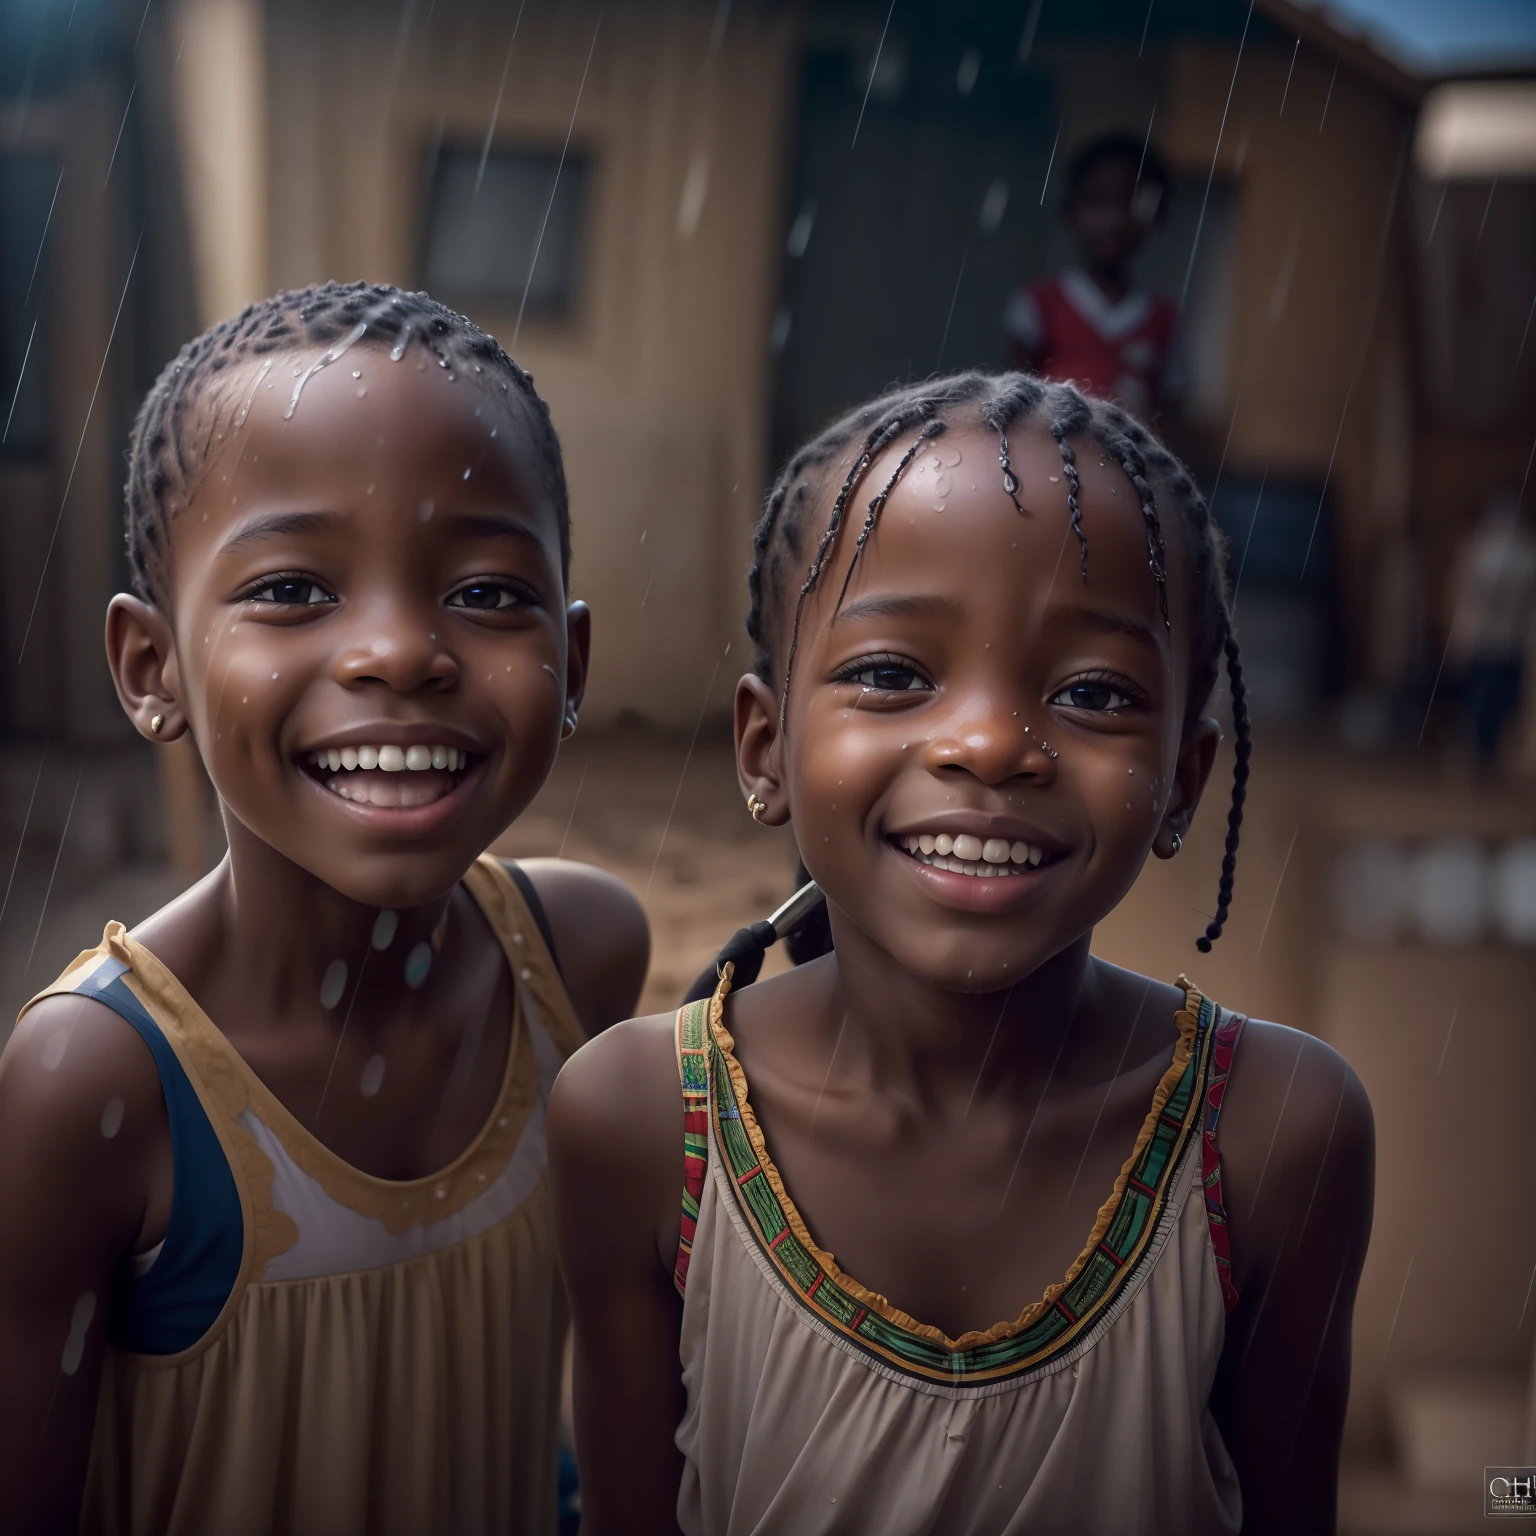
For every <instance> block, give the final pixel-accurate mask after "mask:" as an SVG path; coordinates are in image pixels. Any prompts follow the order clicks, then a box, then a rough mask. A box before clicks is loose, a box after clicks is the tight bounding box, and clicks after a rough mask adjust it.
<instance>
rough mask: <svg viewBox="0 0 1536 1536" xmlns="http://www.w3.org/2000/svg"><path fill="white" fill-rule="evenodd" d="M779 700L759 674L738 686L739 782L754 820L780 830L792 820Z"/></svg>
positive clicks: (737, 750) (737, 747) (737, 742)
mask: <svg viewBox="0 0 1536 1536" xmlns="http://www.w3.org/2000/svg"><path fill="white" fill-rule="evenodd" d="M781 739H782V738H781V736H780V733H779V701H778V698H777V696H776V695H775V693H774V691H773V689H771V688H770V687H769V686H768V684H767V683H765V682H764V681H763V680H762V678H760V677H758V676H757V674H756V673H753V672H749V673H748V674H747V675H746V676H745V677H743V678H742V679H741V681H740V682H738V683H737V684H736V780H737V782H738V783H739V784H740V785H741V792H742V795H743V796H744V797H745V798H746V802H747V806H748V809H749V811H750V812H751V816H752V819H753V820H754V821H756V822H758V823H759V824H760V825H762V826H767V827H780V826H783V825H784V823H785V822H787V821H788V820H789V819H790V811H789V803H788V796H787V795H786V794H785V792H784V782H783V776H782V772H781V765H780V762H779V743H780V741H781Z"/></svg>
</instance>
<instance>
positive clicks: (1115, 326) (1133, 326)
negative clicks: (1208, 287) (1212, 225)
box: [1003, 268, 1182, 421]
mask: <svg viewBox="0 0 1536 1536" xmlns="http://www.w3.org/2000/svg"><path fill="white" fill-rule="evenodd" d="M1176 318H1177V312H1176V310H1175V309H1174V306H1173V305H1172V304H1171V303H1170V302H1169V301H1168V300H1167V299H1164V298H1161V297H1159V296H1158V295H1156V294H1151V293H1145V292H1139V291H1132V292H1131V293H1128V294H1126V296H1125V297H1124V298H1123V299H1121V300H1120V301H1119V302H1118V303H1114V304H1112V303H1111V302H1110V301H1109V299H1107V298H1106V297H1105V296H1104V292H1103V290H1102V289H1101V288H1100V287H1099V285H1098V284H1097V283H1096V282H1094V280H1093V279H1092V278H1091V277H1089V276H1088V274H1087V273H1086V272H1082V271H1079V270H1077V269H1075V268H1074V269H1069V270H1068V271H1065V272H1063V273H1062V274H1061V276H1060V277H1053V278H1049V279H1047V280H1046V281H1045V282H1043V283H1036V284H1035V285H1034V286H1033V287H1031V288H1023V289H1020V290H1019V291H1018V292H1016V293H1015V294H1014V295H1013V296H1012V298H1010V299H1009V301H1008V307H1007V309H1006V311H1005V312H1004V316H1003V329H1004V331H1005V332H1006V333H1007V335H1008V338H1009V340H1010V341H1012V342H1013V344H1014V354H1015V356H1014V361H1015V365H1016V366H1019V367H1027V368H1030V369H1031V370H1032V371H1034V372H1036V373H1039V374H1041V375H1042V376H1043V377H1045V378H1050V379H1060V380H1063V381H1066V382H1070V383H1073V384H1076V385H1077V387H1078V388H1079V389H1081V390H1082V391H1083V392H1084V393H1085V394H1090V395H1096V396H1098V397H1099V398H1101V399H1105V400H1118V401H1119V403H1120V404H1121V405H1122V406H1123V407H1124V408H1125V409H1126V410H1127V411H1129V412H1130V414H1131V415H1132V416H1135V417H1137V418H1138V419H1140V420H1142V421H1149V420H1150V419H1151V417H1152V416H1153V414H1154V413H1155V412H1156V411H1157V410H1158V408H1159V407H1160V406H1161V405H1163V404H1165V403H1166V402H1167V401H1168V400H1170V399H1174V398H1177V396H1178V395H1179V394H1180V393H1181V392H1182V391H1181V380H1180V379H1179V378H1178V377H1177V375H1178V372H1179V370H1178V368H1177V365H1176V362H1175V353H1176V350H1177V349H1176V347H1175V343H1174V330H1175V320H1176Z"/></svg>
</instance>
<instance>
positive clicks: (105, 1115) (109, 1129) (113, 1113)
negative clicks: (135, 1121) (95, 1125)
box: [101, 1099, 123, 1141]
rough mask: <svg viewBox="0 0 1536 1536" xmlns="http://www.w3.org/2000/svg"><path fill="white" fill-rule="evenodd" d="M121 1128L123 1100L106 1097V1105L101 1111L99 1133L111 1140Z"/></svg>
mask: <svg viewBox="0 0 1536 1536" xmlns="http://www.w3.org/2000/svg"><path fill="white" fill-rule="evenodd" d="M122 1128H123V1101H122V1100H121V1099H108V1100H107V1107H106V1108H105V1109H104V1110H102V1112H101V1134H102V1135H103V1136H105V1137H106V1138H107V1140H108V1141H111V1140H112V1138H113V1137H114V1136H116V1135H117V1133H118V1132H119V1131H120V1130H122Z"/></svg>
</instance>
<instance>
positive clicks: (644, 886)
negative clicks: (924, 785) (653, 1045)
mask: <svg viewBox="0 0 1536 1536" xmlns="http://www.w3.org/2000/svg"><path fill="white" fill-rule="evenodd" d="M496 851H497V852H498V853H501V854H504V855H508V856H510V857H513V858H533V857H542V856H548V855H560V856H563V857H565V858H568V859H581V860H583V861H585V862H587V863H591V864H597V865H599V866H601V867H602V868H604V869H607V870H610V871H611V872H612V873H614V874H615V875H617V876H618V877H619V878H620V879H621V880H623V881H624V882H625V883H626V884H627V885H628V886H629V887H630V889H631V890H633V891H634V893H635V894H636V895H637V896H638V897H639V898H640V900H641V901H642V902H643V903H644V905H645V909H646V912H647V914H648V915H649V917H650V920H651V971H650V976H649V978H648V979H647V981H646V986H645V992H644V994H643V996H642V998H641V1004H640V1006H641V1010H642V1011H643V1012H647V1013H650V1012H659V1011H662V1010H665V1009H667V1008H671V1007H675V1006H676V1004H677V1002H678V1000H679V999H680V998H681V996H682V994H683V992H684V991H685V990H686V989H687V987H688V985H689V983H690V982H692V981H693V979H694V977H695V976H697V975H698V974H699V972H700V971H701V970H703V969H704V967H705V966H706V965H708V964H709V963H710V961H711V960H712V959H713V958H714V955H715V953H716V951H717V950H718V949H719V948H720V946H721V945H722V944H723V943H724V942H725V941H726V940H727V939H728V938H729V937H730V936H731V934H732V933H734V932H735V931H736V929H738V928H740V927H742V926H744V925H745V924H747V923H750V922H753V921H755V920H756V919H758V918H760V917H766V916H767V915H768V914H769V913H770V912H771V911H772V910H773V909H774V908H775V907H776V906H778V905H779V903H780V902H781V901H783V900H784V898H785V897H786V896H787V895H789V893H790V891H791V890H792V889H793V883H794V873H795V853H794V843H793V841H792V840H791V839H790V837H789V835H788V833H787V832H786V831H784V830H775V829H772V828H766V827H760V826H758V825H757V824H756V823H755V822H754V821H753V820H752V819H751V817H750V816H748V815H747V809H746V806H745V804H744V803H743V798H742V794H741V791H740V790H739V789H738V788H737V785H736V768H735V763H734V760H733V757H732V753H731V746H730V742H729V741H728V740H727V739H725V738H724V736H723V734H722V733H721V732H720V731H719V730H718V729H716V730H714V731H708V730H706V732H705V733H703V734H701V736H700V739H699V740H698V741H697V742H696V743H693V744H691V750H690V742H689V740H688V738H687V737H670V736H662V735H658V734H656V733H654V732H651V731H643V730H640V729H637V728H631V729H625V728H623V727H619V728H616V729H614V730H611V731H604V732H594V733H582V732H578V733H577V734H576V735H575V736H573V737H572V738H571V739H570V741H568V742H567V743H566V744H565V746H564V748H563V749H562V750H561V754H560V758H559V761H558V762H557V763H556V764H555V770H554V772H553V773H552V774H551V775H550V779H549V782H548V783H547V784H546V785H545V786H544V789H543V791H542V792H541V793H540V795H539V797H538V799H537V800H535V801H534V803H533V805H532V806H530V807H529V809H528V811H527V813H526V814H525V815H523V816H522V817H520V818H519V819H518V821H517V822H516V824H515V825H514V826H513V827H512V828H511V830H510V831H508V833H507V834H506V836H505V837H503V838H502V839H501V841H500V842H499V843H498V844H497V845H496ZM782 964H783V956H782V953H781V952H780V953H771V954H770V955H769V960H768V964H767V965H766V966H765V968H764V970H765V974H771V973H772V972H773V971H774V970H776V969H778V968H779V967H780V966H781V965H782Z"/></svg>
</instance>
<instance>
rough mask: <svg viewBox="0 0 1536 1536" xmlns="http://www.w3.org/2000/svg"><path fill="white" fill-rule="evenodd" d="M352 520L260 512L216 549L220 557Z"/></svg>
mask: <svg viewBox="0 0 1536 1536" xmlns="http://www.w3.org/2000/svg"><path fill="white" fill-rule="evenodd" d="M350 520H351V519H350V518H349V517H348V516H347V514H346V513H343V512H263V513H262V514H260V515H259V516H257V517H252V518H249V519H247V520H246V521H245V522H243V523H242V524H241V525H240V526H239V527H238V528H237V529H236V530H235V531H234V532H233V533H232V534H230V536H229V537H228V538H227V539H225V540H224V542H223V544H221V545H220V546H219V553H220V554H226V555H227V554H229V553H230V551H231V550H236V549H244V548H245V547H246V545H248V544H260V543H263V542H264V541H265V540H267V539H281V538H292V537H295V536H302V535H304V534H307V533H329V532H330V531H332V530H333V529H335V528H336V527H337V526H338V525H340V524H343V523H346V522H349V521H350Z"/></svg>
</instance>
